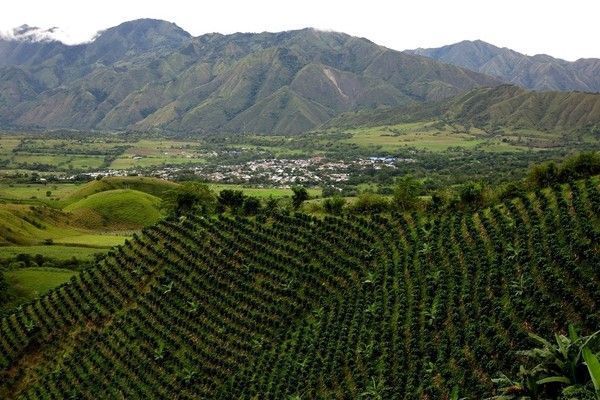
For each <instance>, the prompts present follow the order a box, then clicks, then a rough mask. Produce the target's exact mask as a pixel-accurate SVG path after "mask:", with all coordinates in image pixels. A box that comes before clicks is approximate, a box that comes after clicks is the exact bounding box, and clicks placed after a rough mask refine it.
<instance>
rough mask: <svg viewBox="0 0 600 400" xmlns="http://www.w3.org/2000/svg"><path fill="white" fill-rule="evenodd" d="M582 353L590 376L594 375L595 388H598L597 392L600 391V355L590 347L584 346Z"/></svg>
mask: <svg viewBox="0 0 600 400" xmlns="http://www.w3.org/2000/svg"><path fill="white" fill-rule="evenodd" d="M582 354H583V359H584V360H585V364H586V365H587V368H588V371H589V373H590V376H591V377H592V383H593V384H594V389H596V392H598V391H600V361H598V357H597V356H596V355H595V354H594V353H593V352H592V350H591V349H590V348H589V347H584V348H583V350H582Z"/></svg>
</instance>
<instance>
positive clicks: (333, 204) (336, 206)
mask: <svg viewBox="0 0 600 400" xmlns="http://www.w3.org/2000/svg"><path fill="white" fill-rule="evenodd" d="M345 205H346V200H345V199H344V198H343V197H340V196H333V197H329V198H327V199H325V201H323V209H324V210H325V212H326V213H328V214H333V215H340V214H342V212H343V211H344V206H345Z"/></svg>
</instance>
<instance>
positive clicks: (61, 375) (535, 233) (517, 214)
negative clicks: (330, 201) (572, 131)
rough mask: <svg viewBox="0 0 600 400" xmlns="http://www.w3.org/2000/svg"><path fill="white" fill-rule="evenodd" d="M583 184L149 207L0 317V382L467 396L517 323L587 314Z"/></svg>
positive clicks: (131, 394)
mask: <svg viewBox="0 0 600 400" xmlns="http://www.w3.org/2000/svg"><path fill="white" fill-rule="evenodd" d="M599 193H600V192H599V190H598V185H597V182H596V181H593V180H589V181H585V182H579V183H576V184H573V185H571V186H566V187H557V188H554V189H551V190H546V191H542V192H537V193H532V194H530V195H528V196H524V197H522V198H519V199H515V200H512V201H509V202H506V203H504V204H502V205H499V206H497V207H494V208H491V209H487V210H483V211H481V212H477V213H454V214H447V215H442V216H438V217H435V218H426V217H423V216H420V215H417V214H413V215H394V216H392V217H381V216H378V217H373V218H371V219H363V218H356V217H347V218H334V217H327V218H324V219H317V218H314V217H311V216H307V215H303V214H297V215H293V216H284V215H281V216H276V217H273V218H272V219H271V220H270V221H269V222H268V223H264V224H261V223H258V222H256V221H253V220H247V219H241V218H237V219H233V218H227V217H221V218H219V219H213V218H204V217H202V216H198V215H189V216H186V217H182V218H181V219H179V220H167V221H163V222H161V223H160V224H158V225H156V226H153V227H151V228H148V229H146V230H144V232H143V234H142V235H141V236H136V237H134V239H133V240H131V241H129V242H127V243H126V244H125V245H124V246H122V247H120V248H119V249H117V250H115V251H113V252H111V254H110V255H109V257H108V258H107V259H106V260H104V261H103V262H102V263H101V264H100V265H98V266H97V267H96V268H93V269H90V270H87V271H84V272H82V273H81V274H80V275H79V276H78V277H75V278H73V279H72V280H71V282H69V283H67V284H65V285H63V286H61V287H59V288H57V289H55V290H53V291H51V292H50V293H49V294H47V295H46V296H43V297H42V298H40V299H39V300H36V301H34V302H32V303H30V304H26V305H24V306H23V307H21V309H20V310H18V311H17V312H16V313H14V314H12V315H10V316H8V317H6V318H4V319H2V320H1V321H0V397H2V398H17V397H21V398H25V399H54V398H56V399H59V398H60V399H62V398H84V399H97V398H127V399H136V398H146V399H147V398H157V399H158V398H180V399H196V398H222V399H232V398H274V399H280V398H283V399H285V398H307V399H309V398H359V397H361V396H365V397H369V396H370V397H372V398H377V396H380V397H382V398H390V399H414V398H449V397H450V393H451V392H452V391H453V390H455V388H459V395H460V397H470V398H481V397H484V396H486V395H489V394H490V393H491V392H492V390H493V387H492V385H491V378H492V377H494V376H495V375H496V374H497V373H498V372H499V371H503V372H510V371H511V370H512V371H513V372H514V369H515V368H516V367H515V366H516V365H517V359H516V356H515V352H516V351H517V350H519V349H522V348H525V347H528V342H527V341H528V339H527V337H528V336H527V334H528V332H532V331H534V332H537V333H541V334H549V333H551V332H555V331H558V330H564V329H565V327H566V325H567V324H568V323H574V324H575V325H577V326H578V327H579V328H580V329H581V330H583V331H592V330H595V329H597V328H598V327H599V326H600V315H598V313H597V312H596V310H598V306H599V305H600V304H599V302H600V300H599V299H600V269H599V268H598V265H600V257H599V248H598V245H599V244H598V243H599V240H598V239H599V238H600V229H599V224H598V222H599V221H598V212H599V211H600V195H599Z"/></svg>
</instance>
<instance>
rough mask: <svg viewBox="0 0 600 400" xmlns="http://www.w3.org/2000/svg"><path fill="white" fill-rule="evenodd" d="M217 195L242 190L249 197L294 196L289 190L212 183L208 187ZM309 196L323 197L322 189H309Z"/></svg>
mask: <svg viewBox="0 0 600 400" xmlns="http://www.w3.org/2000/svg"><path fill="white" fill-rule="evenodd" d="M208 186H209V187H210V188H211V189H212V190H213V191H214V192H215V193H219V192H220V191H221V190H224V189H230V190H241V191H243V192H244V193H245V194H246V195H248V196H254V197H260V198H268V197H274V198H281V197H290V196H291V195H292V193H293V192H292V189H289V188H260V187H249V186H245V185H235V184H221V183H210V184H209V185H208ZM307 190H308V194H309V195H310V196H312V197H316V196H321V189H319V188H309V189H307Z"/></svg>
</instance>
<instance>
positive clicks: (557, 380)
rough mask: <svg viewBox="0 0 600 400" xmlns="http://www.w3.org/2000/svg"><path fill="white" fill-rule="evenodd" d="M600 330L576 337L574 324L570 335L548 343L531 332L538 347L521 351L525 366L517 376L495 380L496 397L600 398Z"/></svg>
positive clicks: (539, 399)
mask: <svg viewBox="0 0 600 400" xmlns="http://www.w3.org/2000/svg"><path fill="white" fill-rule="evenodd" d="M599 335H600V331H598V332H596V333H594V334H592V335H589V336H579V335H578V334H577V332H576V331H575V328H574V327H573V326H569V334H568V336H565V335H558V334H557V335H555V341H554V342H551V341H549V340H546V339H544V338H542V337H540V336H537V335H534V334H530V336H531V338H532V339H533V340H534V341H535V342H536V343H537V344H538V347H536V348H534V349H531V350H527V351H522V352H520V354H521V355H523V356H524V357H525V358H526V360H527V362H528V366H523V365H521V367H520V370H519V375H518V377H517V378H516V379H511V378H509V377H508V376H506V375H501V376H500V377H499V378H497V379H494V380H493V381H494V383H496V385H497V386H498V391H499V395H498V396H496V397H494V399H497V400H510V399H515V400H516V399H522V400H525V399H528V400H542V399H543V400H552V399H559V400H597V399H600V361H599V359H598V354H599V353H600V343H599V340H600V336H599Z"/></svg>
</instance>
